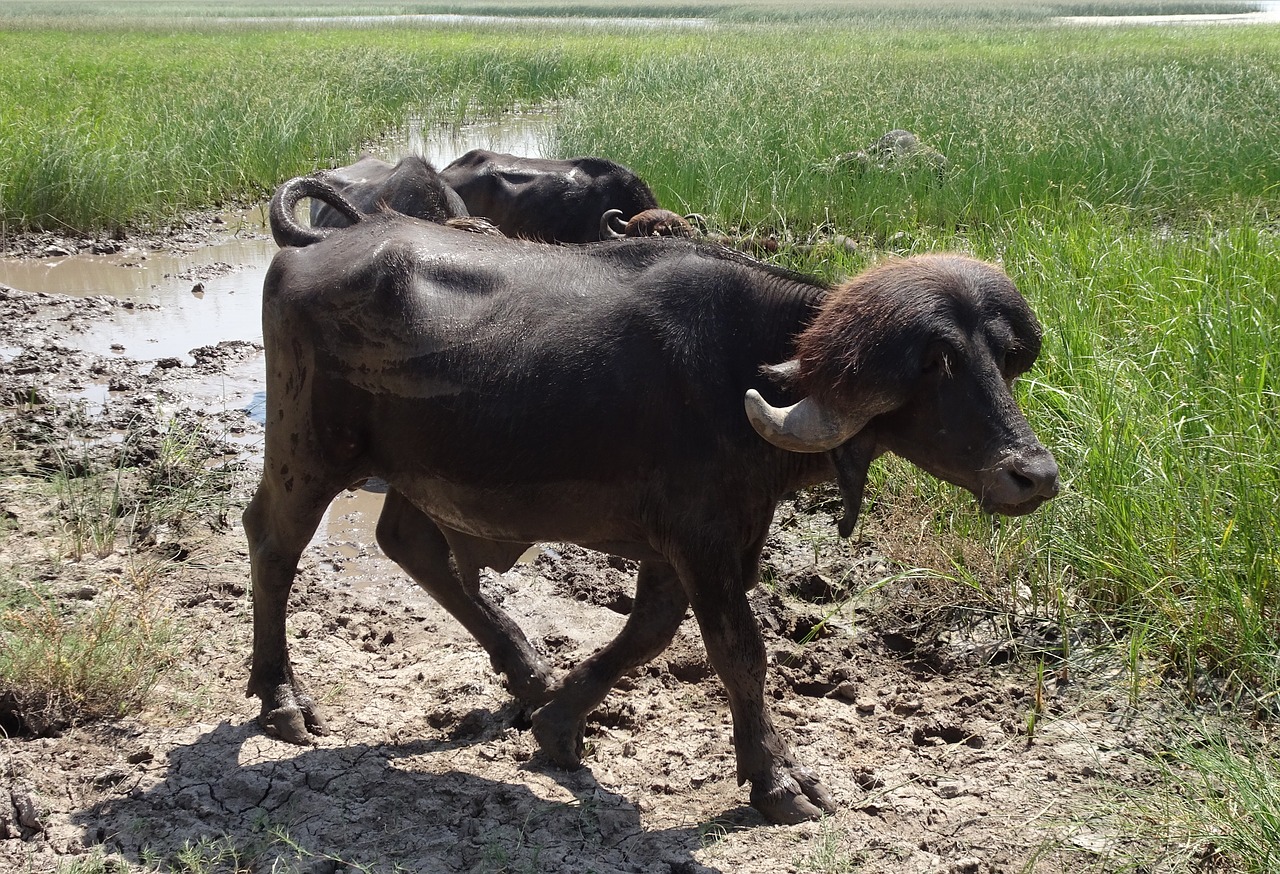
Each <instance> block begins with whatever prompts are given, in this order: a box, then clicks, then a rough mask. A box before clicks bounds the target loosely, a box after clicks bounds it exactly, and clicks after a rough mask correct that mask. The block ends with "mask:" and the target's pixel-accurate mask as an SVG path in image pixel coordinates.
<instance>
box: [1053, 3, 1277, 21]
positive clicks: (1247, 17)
mask: <svg viewBox="0 0 1280 874" xmlns="http://www.w3.org/2000/svg"><path fill="white" fill-rule="evenodd" d="M1256 5H1257V6H1258V11H1257V12H1234V13H1223V14H1194V15H1060V16H1058V17H1057V18H1056V19H1055V20H1056V21H1059V22H1061V23H1063V24H1094V25H1111V26H1117V25H1131V24H1152V25H1171V24H1280V0H1264V2H1260V3H1258V4H1256Z"/></svg>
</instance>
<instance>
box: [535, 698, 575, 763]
mask: <svg viewBox="0 0 1280 874" xmlns="http://www.w3.org/2000/svg"><path fill="white" fill-rule="evenodd" d="M532 721H533V737H534V739H535V740H537V742H538V746H539V747H540V748H541V749H542V753H543V755H545V756H546V757H547V758H548V759H550V760H551V763H552V764H554V765H556V766H557V767H560V768H564V769H566V770H569V771H572V770H574V769H576V768H581V767H582V749H583V731H584V729H583V724H582V722H581V721H580V720H577V719H572V718H568V717H565V716H564V714H561V713H557V712H556V706H555V703H554V702H553V703H551V704H548V705H546V706H545V707H542V708H539V709H538V710H535V711H534V712H533V720H532Z"/></svg>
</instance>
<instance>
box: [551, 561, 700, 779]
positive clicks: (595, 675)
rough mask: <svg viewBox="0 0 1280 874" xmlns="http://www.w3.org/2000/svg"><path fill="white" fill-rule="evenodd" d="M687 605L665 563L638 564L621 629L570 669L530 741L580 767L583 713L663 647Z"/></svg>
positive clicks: (563, 764) (565, 764)
mask: <svg viewBox="0 0 1280 874" xmlns="http://www.w3.org/2000/svg"><path fill="white" fill-rule="evenodd" d="M688 603H689V602H688V599H687V598H686V597H685V594H684V589H683V588H682V587H681V585H680V580H679V578H678V577H677V576H676V574H675V571H674V570H673V569H672V567H671V566H670V565H668V564H665V563H660V562H652V561H645V562H641V563H640V571H639V573H638V575H637V577H636V597H635V603H634V605H633V606H632V608H631V615H630V616H628V617H627V622H626V624H625V625H624V626H623V627H622V631H620V632H619V633H618V636H617V637H615V638H614V639H613V640H612V641H610V642H609V643H608V644H606V645H605V646H603V647H601V648H600V650H598V651H597V652H596V653H594V654H593V655H592V656H591V657H590V658H588V659H587V660H586V661H584V662H583V663H582V664H580V665H578V666H577V667H576V668H574V669H573V670H572V671H570V672H569V674H568V675H567V676H566V677H565V678H564V681H563V682H562V683H561V684H560V689H559V691H557V692H556V694H555V696H554V697H553V698H552V699H551V701H550V702H549V703H547V704H546V705H545V706H544V707H542V708H541V709H539V710H537V711H536V712H535V713H534V714H533V734H534V737H535V738H537V740H538V746H540V747H541V748H542V751H543V753H545V754H546V756H547V757H548V758H549V759H551V761H552V762H554V763H555V764H557V765H559V766H561V767H563V768H576V767H578V766H579V765H580V764H581V763H582V746H583V732H584V730H585V727H586V722H587V714H589V713H590V712H591V711H592V710H594V709H595V708H596V707H597V706H598V705H599V704H600V702H601V701H603V700H604V699H605V696H606V695H608V694H609V690H610V689H612V688H613V684H614V683H616V682H617V681H618V678H619V677H621V676H622V675H623V674H624V673H625V672H627V671H629V670H630V669H631V668H634V667H636V666H638V665H643V664H645V663H646V662H649V661H652V660H653V658H654V657H655V656H657V655H658V653H660V652H662V651H663V650H664V649H666V648H667V646H668V645H669V644H670V643H671V638H672V637H674V636H675V633H676V629H678V628H679V627H680V622H681V621H682V620H683V619H684V615H685V608H686V607H687V606H688Z"/></svg>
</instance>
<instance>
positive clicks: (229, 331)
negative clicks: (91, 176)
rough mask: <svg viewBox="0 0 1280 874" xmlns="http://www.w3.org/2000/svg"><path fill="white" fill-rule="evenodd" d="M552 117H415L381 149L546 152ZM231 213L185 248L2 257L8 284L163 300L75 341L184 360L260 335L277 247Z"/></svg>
mask: <svg viewBox="0 0 1280 874" xmlns="http://www.w3.org/2000/svg"><path fill="white" fill-rule="evenodd" d="M550 123H551V116H549V115H527V116H521V117H518V118H515V119H506V120H503V121H501V122H495V123H487V124H475V125H465V126H461V127H458V128H443V129H435V130H432V129H428V130H426V131H424V130H423V127H422V124H421V122H420V121H417V120H414V119H411V120H410V121H409V122H408V123H407V124H406V127H405V129H404V130H403V131H402V132H401V135H400V136H399V137H397V138H395V139H394V140H390V141H387V142H384V143H382V144H380V145H379V146H378V147H377V149H375V151H376V152H377V153H378V154H379V155H380V156H381V157H383V158H385V159H386V160H389V161H395V160H397V159H398V158H399V157H400V156H402V155H404V154H406V153H408V152H418V153H420V154H423V155H424V156H425V157H427V158H428V159H429V160H430V161H431V162H432V163H433V164H435V165H436V166H437V167H442V166H444V165H445V164H447V163H449V162H450V161H452V160H453V159H454V158H456V157H457V156H459V155H461V154H462V153H463V152H465V151H467V150H469V149H473V148H489V149H494V150H497V151H504V152H511V153H513V154H522V155H528V156H540V155H542V154H543V145H544V143H545V141H546V136H547V133H548V132H549V130H550ZM223 218H224V221H225V222H226V223H227V227H228V230H229V236H228V238H227V239H225V240H223V241H222V242H219V243H216V244H214V245H210V246H205V247H202V248H199V249H197V250H195V251H192V252H187V253H156V252H144V251H140V250H131V251H126V252H122V253H120V254H117V255H70V256H54V257H49V258H21V259H14V258H0V283H2V284H4V285H8V286H11V287H13V288H18V289H21V290H23V291H40V292H53V293H57V294H68V295H76V296H84V297H90V296H97V295H109V296H112V297H118V298H121V299H128V300H132V301H134V302H136V303H139V304H150V305H155V306H158V307H159V309H150V308H139V309H136V310H134V311H132V312H131V313H128V314H127V315H124V316H122V317H120V318H118V319H117V320H116V322H115V323H113V324H110V325H104V326H102V327H101V328H100V329H98V330H90V331H88V332H85V333H83V334H80V335H78V336H76V337H71V338H69V339H68V343H69V344H70V345H74V346H75V347H76V348H80V349H84V350H85V351H88V352H92V353H95V354H101V355H107V354H111V353H112V352H113V349H112V346H113V344H115V345H117V346H123V347H124V349H123V354H125V355H127V356H129V357H130V358H138V359H141V360H153V359H157V358H164V357H178V358H182V357H184V356H187V353H188V352H189V351H190V350H191V349H195V348H198V347H200V346H208V345H212V344H216V343H218V342H220V341H222V340H249V341H252V342H257V343H261V342H262V325H261V321H260V309H261V304H262V283H263V280H264V279H265V277H266V271H267V267H268V265H270V263H271V258H272V257H273V256H274V255H275V252H276V245H275V243H274V242H272V240H271V238H270V235H269V234H268V233H267V230H266V226H265V209H264V207H262V206H258V207H255V208H253V209H250V210H247V211H243V212H236V213H231V214H228V215H226V216H224V217H223ZM197 283H198V284H199V285H197ZM114 351H115V352H117V353H118V352H119V349H116V350H114Z"/></svg>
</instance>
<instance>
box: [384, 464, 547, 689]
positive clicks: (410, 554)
mask: <svg viewBox="0 0 1280 874" xmlns="http://www.w3.org/2000/svg"><path fill="white" fill-rule="evenodd" d="M378 545H379V546H380V547H382V551H383V552H385V553H386V554H387V557H388V558H390V559H391V560H392V561H394V562H395V563H396V564H398V565H400V567H402V568H404V570H405V572H407V573H408V574H409V576H411V577H413V579H414V581H415V582H417V583H418V585H420V586H422V588H423V589H425V590H426V591H427V593H428V594H430V595H431V597H432V598H434V599H435V600H436V601H437V602H438V603H439V604H440V606H441V607H443V608H444V609H445V610H447V611H448V612H449V614H450V615H451V616H453V617H454V618H455V619H457V620H458V621H459V622H461V623H462V626H463V627H464V628H466V629H467V631H469V632H470V633H471V636H472V637H474V638H475V639H476V640H477V641H478V642H479V643H480V645H481V646H482V647H484V649H485V651H486V652H487V653H489V659H490V661H491V662H492V663H493V669H494V670H495V671H497V672H498V673H500V674H504V675H505V676H506V678H507V686H508V688H509V689H510V690H511V694H513V695H514V696H515V697H516V698H518V699H520V700H521V701H522V702H525V703H527V704H530V705H535V706H536V705H538V704H541V703H542V702H544V701H546V700H547V696H548V689H550V687H551V685H552V681H551V669H550V668H549V667H548V666H547V664H546V662H544V661H543V660H542V657H541V656H539V655H538V653H537V651H536V650H535V649H534V648H533V645H532V644H530V643H529V640H528V638H526V637H525V636H524V632H523V631H521V630H520V627H519V626H517V625H516V624H515V622H514V621H512V619H511V617H510V616H508V615H507V614H506V613H505V612H503V610H502V609H501V608H499V607H498V606H497V605H496V604H494V603H493V602H492V601H490V600H489V599H488V598H487V597H485V595H484V593H483V592H481V591H480V580H479V576H478V573H477V571H478V568H473V567H467V568H459V567H457V562H451V561H450V549H449V542H448V540H447V539H446V538H445V536H444V533H443V532H442V531H441V530H440V528H439V526H437V525H436V523H435V522H433V521H432V520H431V518H430V517H428V516H427V515H426V514H425V513H423V512H422V511H421V510H419V509H418V508H417V507H415V506H414V505H413V504H412V503H411V502H410V501H409V499H408V498H406V497H405V496H404V495H402V494H401V493H400V492H398V491H396V490H395V489H391V490H390V491H389V492H387V499H386V503H384V504H383V507H382V515H381V516H379V517H378Z"/></svg>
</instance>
